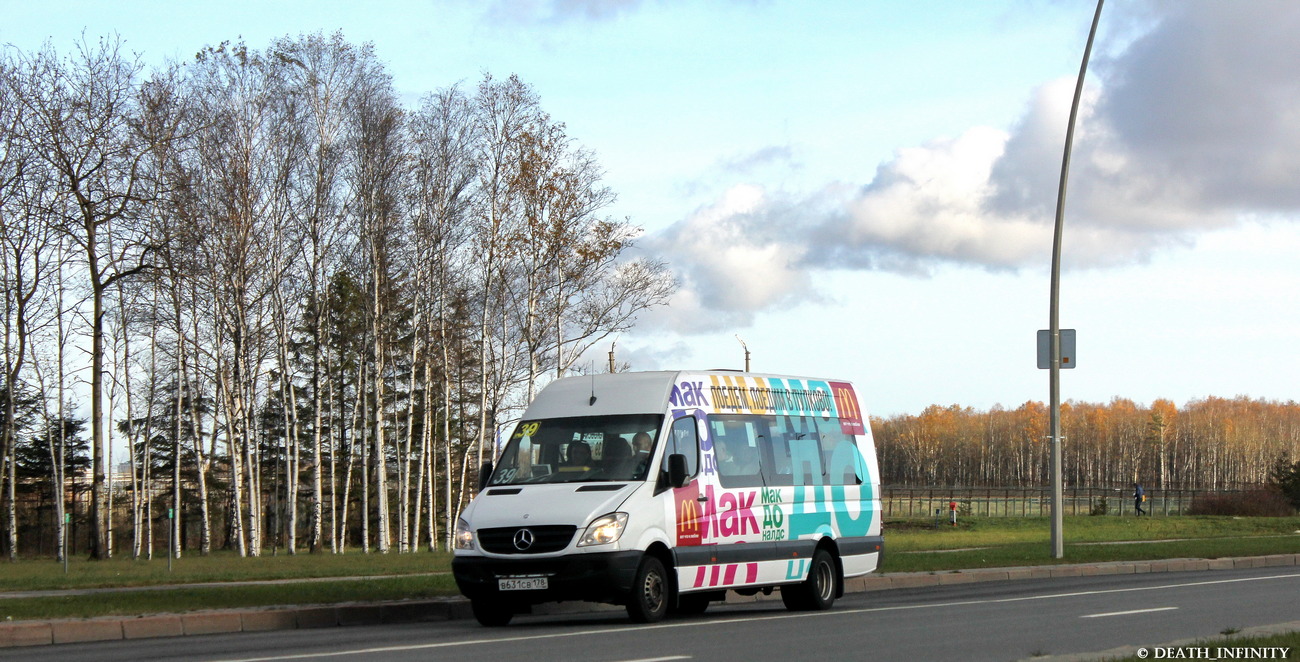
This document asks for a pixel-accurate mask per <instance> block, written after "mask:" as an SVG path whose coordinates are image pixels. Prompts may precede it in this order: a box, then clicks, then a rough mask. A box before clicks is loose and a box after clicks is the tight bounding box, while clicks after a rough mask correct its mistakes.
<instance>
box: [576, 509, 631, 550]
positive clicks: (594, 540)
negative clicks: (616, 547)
mask: <svg viewBox="0 0 1300 662" xmlns="http://www.w3.org/2000/svg"><path fill="white" fill-rule="evenodd" d="M626 525H627V513H610V514H608V515H602V516H601V517H597V518H596V521H594V522H592V523H591V525H590V526H588V527H587V530H586V531H584V532H583V533H582V539H581V540H579V541H578V546H579V547H586V546H587V545H608V544H609V543H612V542H614V541H616V540H618V538H619V536H621V535H623V528H624V527H625V526H626Z"/></svg>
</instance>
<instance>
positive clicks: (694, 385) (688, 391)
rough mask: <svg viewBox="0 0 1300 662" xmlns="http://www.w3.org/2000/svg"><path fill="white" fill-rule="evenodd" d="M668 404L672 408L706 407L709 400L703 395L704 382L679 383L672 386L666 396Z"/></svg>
mask: <svg viewBox="0 0 1300 662" xmlns="http://www.w3.org/2000/svg"><path fill="white" fill-rule="evenodd" d="M668 402H669V404H671V405H673V406H674V407H708V406H709V400H708V397H707V396H705V394H704V382H679V383H677V384H674V385H673V390H672V393H670V394H669V395H668Z"/></svg>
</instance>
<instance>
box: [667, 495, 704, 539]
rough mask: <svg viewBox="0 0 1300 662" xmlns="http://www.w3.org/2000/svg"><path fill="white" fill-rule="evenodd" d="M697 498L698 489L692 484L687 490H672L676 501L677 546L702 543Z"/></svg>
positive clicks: (701, 528) (701, 526)
mask: <svg viewBox="0 0 1300 662" xmlns="http://www.w3.org/2000/svg"><path fill="white" fill-rule="evenodd" d="M699 496H700V488H699V486H698V485H697V484H694V483H692V484H691V485H690V486H689V487H687V488H684V489H678V490H674V497H675V498H676V500H677V544H678V545H682V546H684V545H699V544H702V543H703V542H704V540H703V538H704V536H703V533H704V532H703V525H702V523H701V520H700V504H699V502H697V501H696V498H697V497H699Z"/></svg>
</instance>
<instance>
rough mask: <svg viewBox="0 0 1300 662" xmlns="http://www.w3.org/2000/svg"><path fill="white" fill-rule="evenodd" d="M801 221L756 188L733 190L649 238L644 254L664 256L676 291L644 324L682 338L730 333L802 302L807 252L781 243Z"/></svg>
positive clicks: (808, 286)
mask: <svg viewBox="0 0 1300 662" xmlns="http://www.w3.org/2000/svg"><path fill="white" fill-rule="evenodd" d="M799 216H800V212H799V211H798V210H797V209H795V208H794V207H790V206H784V205H782V204H781V203H780V202H779V201H774V200H771V199H769V198H768V196H767V194H766V192H765V191H764V190H763V189H762V188H759V187H756V186H736V187H733V188H731V189H729V190H728V191H727V192H726V193H725V194H724V195H723V197H722V199H721V200H719V201H718V202H717V203H716V204H713V205H711V206H708V207H705V208H703V209H700V210H698V211H696V212H695V213H694V214H692V215H691V216H690V217H688V218H687V219H685V220H683V221H682V222H679V223H677V224H676V225H674V226H673V227H671V228H669V229H668V230H667V231H665V232H664V233H661V234H659V235H656V236H653V237H651V238H649V239H647V240H646V241H645V242H644V245H643V250H646V251H649V252H652V253H656V254H659V255H668V256H670V259H671V262H672V266H673V267H674V269H675V270H676V271H677V274H678V277H679V278H680V279H681V290H680V291H679V292H678V294H677V296H676V297H675V298H674V300H673V304H672V305H671V306H670V307H669V308H668V309H665V310H663V311H659V312H657V313H654V314H651V315H648V316H647V317H646V321H647V322H649V323H652V324H657V325H660V326H667V327H670V328H674V329H675V330H681V331H702V330H710V329H717V328H731V327H734V326H737V325H742V326H743V325H747V324H748V323H749V321H750V319H751V318H750V315H751V314H752V313H753V312H754V311H756V310H762V309H765V308H768V307H770V306H773V305H775V304H778V303H780V302H783V301H789V300H791V299H793V298H796V297H799V296H806V295H808V294H809V292H810V291H811V283H810V280H809V274H808V272H807V270H806V269H804V268H803V267H802V266H801V262H802V261H803V257H804V255H803V253H804V250H805V245H804V244H803V243H802V242H799V241H789V240H788V237H787V232H793V231H794V228H796V227H797V226H798V225H799V221H798V219H799ZM795 234H797V233H795Z"/></svg>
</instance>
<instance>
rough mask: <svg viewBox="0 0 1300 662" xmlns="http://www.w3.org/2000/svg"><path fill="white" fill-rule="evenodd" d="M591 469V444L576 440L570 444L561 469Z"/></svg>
mask: <svg viewBox="0 0 1300 662" xmlns="http://www.w3.org/2000/svg"><path fill="white" fill-rule="evenodd" d="M589 469H591V446H588V445H587V442H585V441H575V442H573V443H571V444H569V450H568V453H566V454H565V460H564V466H562V467H560V471H587V470H589Z"/></svg>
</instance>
